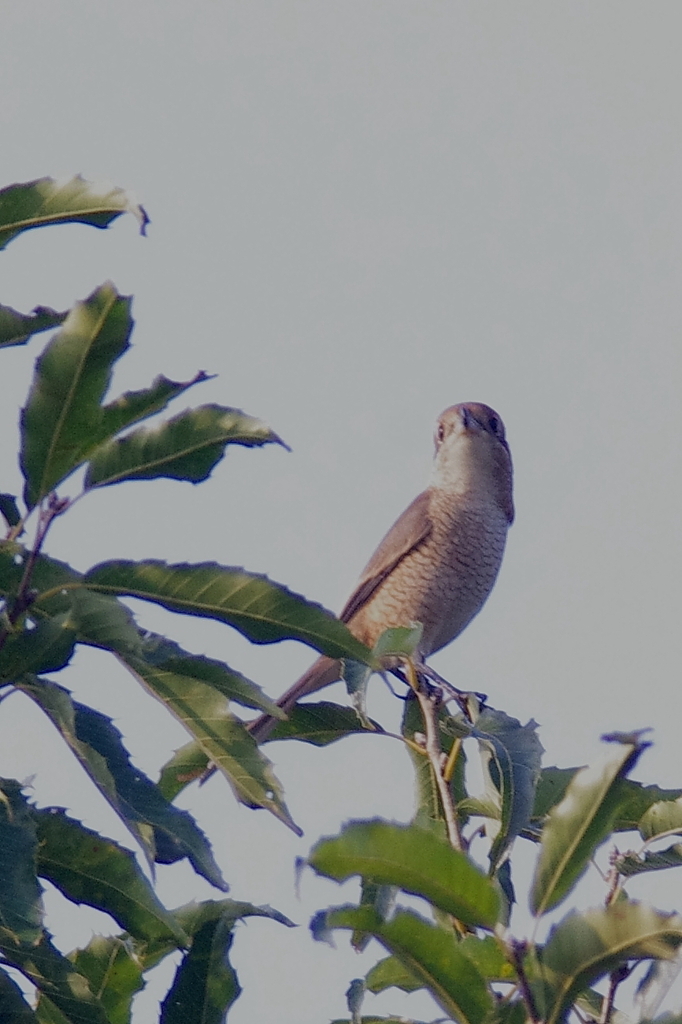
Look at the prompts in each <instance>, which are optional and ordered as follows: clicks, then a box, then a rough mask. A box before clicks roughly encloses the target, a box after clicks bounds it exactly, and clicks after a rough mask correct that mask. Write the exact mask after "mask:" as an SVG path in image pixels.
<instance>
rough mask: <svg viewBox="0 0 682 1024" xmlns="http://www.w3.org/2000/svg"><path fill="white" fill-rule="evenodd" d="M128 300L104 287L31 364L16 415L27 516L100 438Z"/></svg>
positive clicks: (122, 346) (80, 305)
mask: <svg viewBox="0 0 682 1024" xmlns="http://www.w3.org/2000/svg"><path fill="white" fill-rule="evenodd" d="M132 325H133V321H132V318H131V316H130V299H128V298H123V297H122V296H120V295H119V294H118V292H117V291H116V289H115V288H114V286H113V285H112V284H110V283H107V284H104V285H102V286H101V287H100V288H97V289H96V290H95V291H94V292H93V293H92V295H90V296H89V297H88V298H87V299H85V300H84V301H83V302H77V303H76V304H75V306H73V308H72V309H71V310H70V312H69V315H68V316H67V318H66V320H65V321H64V324H63V326H62V329H61V330H60V331H59V332H58V333H57V334H56V335H55V337H54V338H53V339H52V341H51V342H50V343H49V344H48V345H47V347H46V348H45V350H44V352H43V353H42V355H41V356H40V358H39V359H38V360H37V362H36V367H35V373H34V377H33V383H32V385H31V390H30V391H29V394H28V399H27V402H26V406H25V407H24V409H23V411H22V415H21V433H22V443H21V458H20V461H21V469H22V472H23V474H24V477H25V480H26V484H25V487H24V500H25V502H26V505H27V507H28V508H29V509H32V508H33V507H34V506H35V505H37V504H38V502H39V501H41V500H42V499H43V498H44V497H45V496H46V495H47V494H49V493H50V491H51V490H53V489H54V488H55V487H56V486H57V484H59V483H61V481H62V480H64V479H66V477H67V476H69V475H70V474H71V473H72V472H73V471H74V470H75V469H77V468H78V466H80V465H81V464H82V463H83V462H85V461H86V459H87V458H88V457H89V455H90V454H91V453H92V451H93V450H94V449H96V447H97V445H98V444H100V443H101V442H102V441H103V440H104V439H105V437H106V432H104V433H103V427H102V408H101V401H102V398H103V397H104V394H105V392H106V391H107V389H108V387H109V384H110V382H111V374H112V368H113V365H114V363H115V362H116V360H117V359H120V357H121V356H122V355H123V353H124V352H125V351H126V349H127V348H128V347H129V343H128V338H129V335H130V332H131V330H132Z"/></svg>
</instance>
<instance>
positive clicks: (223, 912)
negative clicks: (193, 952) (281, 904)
mask: <svg viewBox="0 0 682 1024" xmlns="http://www.w3.org/2000/svg"><path fill="white" fill-rule="evenodd" d="M173 917H174V918H175V919H176V921H177V922H178V924H179V925H180V927H181V928H182V930H183V931H184V932H185V933H186V934H187V935H190V936H194V935H196V934H197V932H198V931H199V930H200V929H201V928H202V927H203V926H204V925H205V924H206V923H208V922H213V921H218V920H220V919H223V920H224V921H226V922H232V923H234V922H236V921H241V920H243V919H244V918H247V917H265V918H268V919H269V920H271V921H276V922H277V923H278V924H283V925H285V926H286V927H288V928H293V927H295V926H294V924H293V922H292V921H290V920H289V918H288V917H285V916H284V914H280V913H279V911H277V910H273V908H272V907H269V906H267V905H264V906H257V905H255V904H253V903H246V902H243V901H240V900H228V899H225V900H203V901H201V902H198V903H197V902H195V901H192V902H191V903H186V904H185V905H184V906H182V907H176V908H175V909H174V910H173ZM175 948H176V947H175V946H174V945H170V944H169V943H167V942H150V943H146V944H145V945H144V948H140V947H139V945H138V947H136V949H137V951H138V953H139V956H140V961H141V963H142V965H143V969H144V970H145V971H148V970H150V969H151V968H152V967H155V966H156V965H157V964H158V963H159V962H160V961H161V960H162V959H163V958H164V957H165V956H167V955H168V953H171V952H174V951H175Z"/></svg>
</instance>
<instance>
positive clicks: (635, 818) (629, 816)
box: [613, 779, 682, 832]
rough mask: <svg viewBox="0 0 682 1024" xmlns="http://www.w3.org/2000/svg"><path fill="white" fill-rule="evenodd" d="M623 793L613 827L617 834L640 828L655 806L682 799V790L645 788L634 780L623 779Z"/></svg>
mask: <svg viewBox="0 0 682 1024" xmlns="http://www.w3.org/2000/svg"><path fill="white" fill-rule="evenodd" d="M621 792H622V797H621V804H620V806H619V808H618V816H617V817H616V820H615V822H614V826H613V827H614V831H616V832H631V831H632V830H633V829H637V828H639V823H640V821H641V819H642V818H643V817H644V815H645V814H646V812H647V811H648V810H649V808H650V807H653V806H654V804H657V803H669V802H671V801H675V800H678V799H679V798H680V797H682V789H661V788H660V786H643V785H642V783H641V782H634V781H633V780H632V779H623V781H622V782H621Z"/></svg>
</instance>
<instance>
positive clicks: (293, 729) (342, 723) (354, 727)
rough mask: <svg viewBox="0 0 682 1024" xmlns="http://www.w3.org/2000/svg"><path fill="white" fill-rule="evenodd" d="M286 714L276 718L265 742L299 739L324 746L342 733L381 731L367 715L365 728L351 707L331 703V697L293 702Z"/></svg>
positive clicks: (341, 736)
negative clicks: (282, 720) (280, 720)
mask: <svg viewBox="0 0 682 1024" xmlns="http://www.w3.org/2000/svg"><path fill="white" fill-rule="evenodd" d="M287 715H288V717H287V720H286V721H285V722H278V723H277V725H276V726H275V727H274V728H273V729H272V731H271V732H270V733H269V734H268V736H267V737H266V739H265V741H264V742H265V743H269V742H272V741H274V740H300V741H301V742H303V743H310V744H312V745H313V746H314V747H326V746H328V745H329V744H330V743H335V742H336V741H337V740H341V739H343V738H344V736H356V735H357V734H358V733H372V732H376V733H382V732H383V729H382V728H381V726H380V725H379V723H378V722H374V721H372V720H371V719H370V720H369V721H370V725H372V726H373V728H371V729H368V728H367V726H366V725H364V724H363V723H362V722H361V721H360V719H359V718H358V716H357V714H356V712H355V711H354V710H353V709H352V708H349V707H346V706H344V705H342V704H333V703H332V702H331V701H318V702H317V703H312V704H311V703H306V704H295V705H294V707H293V708H292V709H291V711H289V712H287Z"/></svg>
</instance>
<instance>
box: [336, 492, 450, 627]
mask: <svg viewBox="0 0 682 1024" xmlns="http://www.w3.org/2000/svg"><path fill="white" fill-rule="evenodd" d="M430 504H431V492H430V491H428V490H427V491H422V493H421V494H418V495H417V497H416V498H415V499H414V501H413V502H412V504H411V505H408V506H407V508H406V509H405V511H404V512H403V514H402V515H401V516H400V518H399V519H397V520H396V521H395V523H394V524H393V526H392V527H391V529H390V530H389V531H388V533H387V534H386V536H385V537H384V539H383V540H382V542H381V544H380V545H379V547H378V548H377V549H376V551H375V552H374V554H373V555H372V557H371V558H370V560H369V562H368V563H367V565H366V566H365V569H364V571H363V573H362V575H361V577H360V579H359V581H358V585H357V586H356V588H355V590H354V591H353V593H352V594H351V596H350V597H349V598H348V600H347V601H346V604H345V606H344V609H343V611H342V612H341V614H340V616H339V618H340V619H341V621H342V622H349V621H350V620H351V619H352V618H353V616H354V615H355V614H356V612H358V611H359V610H360V609H361V608H362V607H363V606H364V605H365V604H367V602H368V601H369V599H370V597H371V596H372V594H374V592H375V591H376V590H377V588H378V587H380V586H381V584H382V583H383V581H384V580H385V579H386V577H387V576H389V575H390V574H391V573H392V572H393V570H394V569H395V567H396V565H398V563H399V562H402V560H403V558H405V557H406V555H408V554H409V553H410V551H414V549H415V548H416V547H418V546H419V545H420V544H422V543H423V542H424V541H425V540H426V538H427V537H428V536H429V534H430V533H431V529H432V523H431V515H430Z"/></svg>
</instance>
